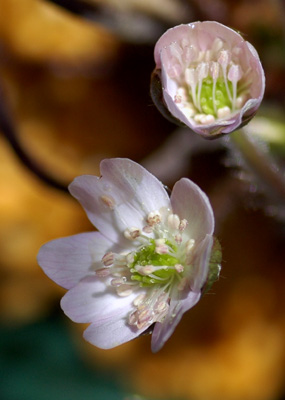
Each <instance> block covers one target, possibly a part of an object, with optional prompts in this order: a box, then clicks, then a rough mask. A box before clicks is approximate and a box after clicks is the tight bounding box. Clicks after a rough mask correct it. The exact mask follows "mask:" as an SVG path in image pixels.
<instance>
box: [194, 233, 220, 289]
mask: <svg viewBox="0 0 285 400" xmlns="http://www.w3.org/2000/svg"><path fill="white" fill-rule="evenodd" d="M213 240H214V239H213V236H210V235H206V237H205V239H204V240H203V241H202V242H201V243H199V244H198V247H197V248H196V249H195V256H194V260H193V279H192V281H191V284H190V286H191V289H192V290H193V291H194V292H197V291H199V290H201V289H202V287H203V285H204V284H205V282H206V280H207V277H208V274H209V262H210V258H211V252H212V246H213Z"/></svg>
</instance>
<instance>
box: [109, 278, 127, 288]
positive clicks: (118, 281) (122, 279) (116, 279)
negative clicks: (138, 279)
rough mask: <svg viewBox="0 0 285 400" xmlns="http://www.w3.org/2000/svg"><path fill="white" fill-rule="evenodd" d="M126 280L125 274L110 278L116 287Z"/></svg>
mask: <svg viewBox="0 0 285 400" xmlns="http://www.w3.org/2000/svg"><path fill="white" fill-rule="evenodd" d="M126 282H127V278H126V277H125V276H122V278H114V279H112V280H111V285H112V286H115V287H117V286H120V285H122V284H124V283H126Z"/></svg>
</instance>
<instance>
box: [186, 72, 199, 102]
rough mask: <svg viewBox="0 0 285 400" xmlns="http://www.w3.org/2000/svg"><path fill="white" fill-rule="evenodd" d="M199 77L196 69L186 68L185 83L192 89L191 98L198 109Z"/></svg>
mask: <svg viewBox="0 0 285 400" xmlns="http://www.w3.org/2000/svg"><path fill="white" fill-rule="evenodd" d="M197 78H198V75H197V73H196V70H195V69H194V68H186V70H185V81H186V83H187V85H189V86H190V88H191V96H192V100H193V103H194V106H195V107H196V108H197V99H196V86H197V82H198V79H197Z"/></svg>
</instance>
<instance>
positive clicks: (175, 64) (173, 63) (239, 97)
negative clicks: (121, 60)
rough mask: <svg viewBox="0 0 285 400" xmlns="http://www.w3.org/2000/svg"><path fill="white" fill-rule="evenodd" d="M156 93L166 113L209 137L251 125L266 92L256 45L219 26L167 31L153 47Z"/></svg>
mask: <svg viewBox="0 0 285 400" xmlns="http://www.w3.org/2000/svg"><path fill="white" fill-rule="evenodd" d="M154 58H155V62H156V68H155V70H154V72H153V74H152V81H151V95H152V98H153V101H154V103H155V104H156V106H157V107H158V108H159V110H160V111H161V112H162V114H163V115H164V116H165V117H167V118H169V119H172V120H174V121H176V122H177V123H180V124H181V123H182V124H184V125H186V126H188V127H189V128H190V129H191V130H192V131H194V132H196V133H198V134H200V135H201V136H203V137H205V138H207V139H213V138H216V137H219V136H221V135H223V134H228V133H230V132H232V131H234V130H236V129H238V128H240V127H242V126H243V125H244V124H246V123H248V122H249V121H250V119H251V118H252V117H253V116H254V115H255V113H256V111H257V109H258V107H259V105H260V103H261V101H262V98H263V94H264V88H265V77H264V72H263V68H262V66H261V63H260V60H259V56H258V54H257V52H256V50H255V49H254V47H253V46H252V45H251V44H250V43H249V42H247V41H245V40H244V39H243V38H242V36H241V35H240V34H239V33H237V32H236V31H234V30H233V29H230V28H228V27H226V26H224V25H222V24H220V23H218V22H214V21H207V22H194V23H190V24H187V25H186V24H185V25H179V26H176V27H174V28H171V29H169V30H167V31H166V32H165V33H164V34H163V35H162V36H161V38H160V39H159V40H158V42H157V43H156V46H155V49H154Z"/></svg>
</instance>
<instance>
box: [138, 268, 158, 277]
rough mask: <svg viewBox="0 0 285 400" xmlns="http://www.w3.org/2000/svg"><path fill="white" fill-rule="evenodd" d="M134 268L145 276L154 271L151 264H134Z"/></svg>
mask: <svg viewBox="0 0 285 400" xmlns="http://www.w3.org/2000/svg"><path fill="white" fill-rule="evenodd" d="M135 269H136V271H138V273H140V274H141V275H145V276H146V275H150V274H152V273H153V272H154V271H155V268H154V267H153V265H136V266H135Z"/></svg>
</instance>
